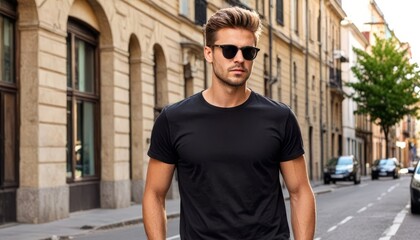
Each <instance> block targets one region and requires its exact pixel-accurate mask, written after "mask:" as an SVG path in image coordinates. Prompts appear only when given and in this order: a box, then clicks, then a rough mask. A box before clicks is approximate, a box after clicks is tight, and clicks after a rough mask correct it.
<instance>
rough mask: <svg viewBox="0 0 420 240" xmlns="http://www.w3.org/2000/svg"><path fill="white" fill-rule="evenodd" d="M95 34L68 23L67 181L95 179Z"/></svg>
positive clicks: (87, 29)
mask: <svg viewBox="0 0 420 240" xmlns="http://www.w3.org/2000/svg"><path fill="white" fill-rule="evenodd" d="M97 36H98V34H97V32H96V31H95V30H93V29H91V28H89V26H86V25H84V24H83V23H81V22H78V21H77V20H75V19H70V20H69V23H68V35H67V180H68V181H69V182H72V181H78V180H87V179H92V178H93V179H95V178H99V171H98V164H99V160H98V159H99V152H98V146H99V124H98V123H99V89H98V88H99V87H98V86H99V83H98V65H99V64H98V39H97Z"/></svg>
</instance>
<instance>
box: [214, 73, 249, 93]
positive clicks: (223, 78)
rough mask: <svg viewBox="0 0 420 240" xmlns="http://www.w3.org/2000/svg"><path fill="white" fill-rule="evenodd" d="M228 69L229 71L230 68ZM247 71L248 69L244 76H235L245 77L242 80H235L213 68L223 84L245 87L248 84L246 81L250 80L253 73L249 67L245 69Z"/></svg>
mask: <svg viewBox="0 0 420 240" xmlns="http://www.w3.org/2000/svg"><path fill="white" fill-rule="evenodd" d="M228 71H229V69H228ZM245 71H246V72H245V74H246V75H244V76H243V77H234V78H235V79H237V78H243V79H242V80H241V81H234V80H231V79H230V78H229V77H228V76H222V75H221V74H219V72H218V71H216V70H215V69H213V72H214V75H215V76H216V78H217V79H218V80H219V82H221V83H222V84H224V85H226V86H229V87H234V88H239V87H243V86H244V85H245V84H246V82H247V80H248V78H249V76H250V75H251V74H249V70H248V69H245Z"/></svg>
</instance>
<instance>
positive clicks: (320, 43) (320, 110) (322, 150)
mask: <svg viewBox="0 0 420 240" xmlns="http://www.w3.org/2000/svg"><path fill="white" fill-rule="evenodd" d="M322 4H323V1H322V0H319V13H318V16H319V18H318V47H319V50H318V52H319V55H318V57H319V60H318V61H319V96H320V98H319V99H320V102H319V131H320V134H319V136H320V142H321V159H320V160H321V161H320V162H321V176H322V178H324V175H323V172H324V128H323V124H322V121H323V119H322V105H323V101H322V97H323V92H322V37H321V30H322V9H321V7H322Z"/></svg>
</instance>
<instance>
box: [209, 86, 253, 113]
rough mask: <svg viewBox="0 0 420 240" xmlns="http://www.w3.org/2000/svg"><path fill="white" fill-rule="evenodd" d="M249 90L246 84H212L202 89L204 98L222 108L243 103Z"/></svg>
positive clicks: (249, 92)
mask: <svg viewBox="0 0 420 240" xmlns="http://www.w3.org/2000/svg"><path fill="white" fill-rule="evenodd" d="M250 94H251V90H250V89H249V88H247V87H246V86H243V87H238V88H232V87H224V88H219V87H216V86H214V85H212V86H210V88H208V89H206V90H204V91H203V97H204V99H205V100H206V101H207V102H208V103H209V104H211V105H213V106H216V107H222V108H231V107H236V106H239V105H241V104H242V103H244V102H245V101H246V100H247V99H248V97H249V95H250Z"/></svg>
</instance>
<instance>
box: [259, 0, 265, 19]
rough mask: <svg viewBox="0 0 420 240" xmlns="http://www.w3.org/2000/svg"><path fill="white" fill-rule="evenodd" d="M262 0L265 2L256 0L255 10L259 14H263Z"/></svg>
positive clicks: (263, 5)
mask: <svg viewBox="0 0 420 240" xmlns="http://www.w3.org/2000/svg"><path fill="white" fill-rule="evenodd" d="M264 2H265V1H264V0H257V12H258V13H259V14H260V15H261V16H264V8H265V4H264Z"/></svg>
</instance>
